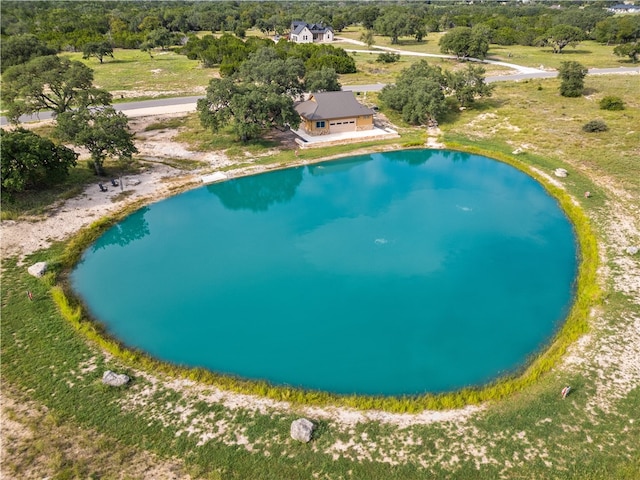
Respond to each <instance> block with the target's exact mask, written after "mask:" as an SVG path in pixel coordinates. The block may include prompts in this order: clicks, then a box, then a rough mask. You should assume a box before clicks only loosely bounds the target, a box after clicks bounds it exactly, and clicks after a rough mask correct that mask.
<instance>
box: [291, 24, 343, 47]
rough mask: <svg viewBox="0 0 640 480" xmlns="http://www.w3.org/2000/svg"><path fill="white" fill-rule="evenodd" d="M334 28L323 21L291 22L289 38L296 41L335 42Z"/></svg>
mask: <svg viewBox="0 0 640 480" xmlns="http://www.w3.org/2000/svg"><path fill="white" fill-rule="evenodd" d="M333 37H334V35H333V28H331V27H329V26H325V25H323V24H322V23H306V22H301V21H294V22H291V33H290V34H289V40H291V41H292V42H295V43H314V42H333Z"/></svg>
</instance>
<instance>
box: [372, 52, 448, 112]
mask: <svg viewBox="0 0 640 480" xmlns="http://www.w3.org/2000/svg"><path fill="white" fill-rule="evenodd" d="M444 85H445V76H444V74H443V73H442V69H441V68H440V67H437V66H432V65H429V64H428V63H427V62H426V61H425V60H420V61H419V62H417V63H414V64H413V65H411V66H410V67H409V68H407V69H405V70H403V71H402V72H401V73H400V76H399V77H398V80H397V81H396V84H395V85H387V86H385V87H384V88H383V89H382V91H381V92H380V96H379V98H380V100H382V101H383V102H384V103H385V104H386V105H387V106H388V107H389V108H391V109H393V110H396V111H397V112H401V113H402V119H403V120H404V121H405V122H407V123H410V124H413V125H423V124H427V123H429V122H433V121H436V120H437V119H439V118H440V117H442V115H443V114H444V113H445V112H446V111H447V105H446V99H445V96H444V88H443V87H444Z"/></svg>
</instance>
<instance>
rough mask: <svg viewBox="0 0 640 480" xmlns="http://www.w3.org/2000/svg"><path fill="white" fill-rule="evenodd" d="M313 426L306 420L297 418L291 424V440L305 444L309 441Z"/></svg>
mask: <svg viewBox="0 0 640 480" xmlns="http://www.w3.org/2000/svg"><path fill="white" fill-rule="evenodd" d="M313 429H314V425H313V423H312V422H311V421H310V420H307V419H306V418H299V419H298V420H294V421H293V422H291V438H293V439H294V440H298V441H299V442H304V443H307V442H309V441H310V440H311V434H312V433H313Z"/></svg>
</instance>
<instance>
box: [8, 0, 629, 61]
mask: <svg viewBox="0 0 640 480" xmlns="http://www.w3.org/2000/svg"><path fill="white" fill-rule="evenodd" d="M612 3H615V2H586V1H585V2H584V3H583V4H576V3H575V2H559V5H560V6H561V7H562V8H560V9H558V8H552V5H549V4H544V3H540V4H534V5H530V4H521V3H515V2H513V3H510V4H506V5H499V4H495V3H486V4H485V3H483V4H477V5H476V4H474V5H460V4H457V3H455V2H451V3H447V2H437V3H435V2H434V3H433V4H428V3H424V4H422V3H421V4H413V3H410V4H404V3H392V2H360V3H358V2H348V3H344V4H342V3H336V2H152V1H146V2H145V1H139V2H134V1H130V2H126V1H125V2H53V1H51V2H47V1H44V2H19V1H4V2H2V5H1V9H2V11H1V13H2V17H1V19H0V35H1V36H2V37H4V38H3V39H6V38H8V37H11V36H15V35H24V34H32V35H35V36H36V37H37V38H38V39H40V40H42V41H43V42H44V43H45V44H46V45H47V46H48V47H50V48H53V49H55V50H57V51H61V50H75V51H81V50H82V49H83V47H84V45H86V44H87V43H89V42H94V43H95V42H98V43H99V42H102V41H108V42H109V43H110V44H111V46H112V47H115V48H141V47H142V46H144V44H145V43H148V42H151V43H153V42H157V41H158V40H159V39H158V38H157V37H163V38H162V39H161V40H160V41H161V42H165V43H167V42H175V41H177V39H178V38H180V36H181V35H186V34H188V33H189V32H196V31H209V32H212V33H216V32H230V33H233V34H235V35H236V36H238V37H241V38H242V37H244V35H245V33H246V31H247V30H248V29H258V30H260V31H262V32H264V33H265V34H272V33H273V34H280V35H282V34H284V33H286V32H287V31H288V29H289V26H290V25H291V21H292V20H307V21H310V22H323V23H325V24H327V25H331V26H332V27H333V28H334V30H336V31H338V32H339V31H341V30H343V29H344V28H346V27H348V26H351V25H362V26H364V27H365V28H367V29H369V30H373V31H374V32H375V33H376V34H378V35H384V36H388V37H390V38H391V41H392V43H397V42H398V41H399V39H400V38H401V37H412V38H414V39H415V40H416V41H422V40H423V39H424V38H425V36H426V34H427V33H429V32H444V31H447V30H450V29H451V28H454V27H474V26H476V25H479V24H482V25H484V26H485V27H486V28H487V30H488V31H489V34H490V35H489V41H490V42H491V43H496V44H500V45H515V44H519V45H537V44H538V43H539V42H540V41H543V40H544V37H545V36H546V34H547V32H548V31H549V30H550V29H551V28H553V27H556V26H557V25H566V26H571V27H575V28H577V29H580V30H581V32H582V34H583V36H584V38H585V39H592V40H596V41H598V42H602V43H608V44H620V43H628V42H635V41H637V40H638V39H639V38H640V17H639V16H638V15H614V14H612V13H611V12H609V11H607V10H606V9H605V8H604V7H605V6H607V5H610V4H612ZM556 5H558V4H556ZM554 6H555V5H554ZM152 32H155V33H153V34H152ZM175 34H181V35H175ZM154 37H155V38H154Z"/></svg>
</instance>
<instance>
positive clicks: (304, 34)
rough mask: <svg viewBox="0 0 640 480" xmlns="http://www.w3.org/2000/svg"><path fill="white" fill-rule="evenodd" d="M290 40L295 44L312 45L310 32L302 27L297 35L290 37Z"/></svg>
mask: <svg viewBox="0 0 640 480" xmlns="http://www.w3.org/2000/svg"><path fill="white" fill-rule="evenodd" d="M291 40H293V41H294V42H296V43H313V34H312V33H311V30H309V29H308V28H307V27H304V28H303V29H302V31H301V32H300V33H299V34H298V35H292V36H291Z"/></svg>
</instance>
